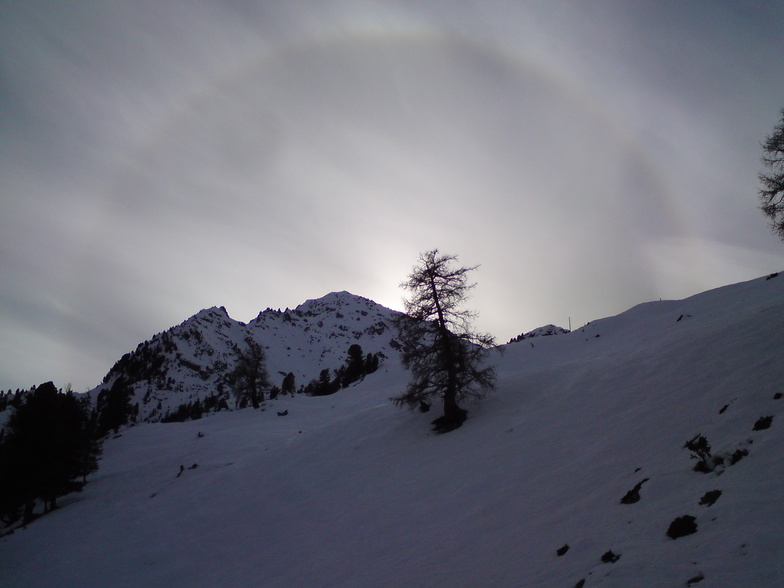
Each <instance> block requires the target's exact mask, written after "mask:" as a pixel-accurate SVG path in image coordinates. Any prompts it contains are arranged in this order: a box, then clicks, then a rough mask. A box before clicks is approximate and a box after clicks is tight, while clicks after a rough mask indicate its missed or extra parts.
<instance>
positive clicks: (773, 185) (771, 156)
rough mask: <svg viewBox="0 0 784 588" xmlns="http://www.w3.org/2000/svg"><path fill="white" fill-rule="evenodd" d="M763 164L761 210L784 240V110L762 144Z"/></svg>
mask: <svg viewBox="0 0 784 588" xmlns="http://www.w3.org/2000/svg"><path fill="white" fill-rule="evenodd" d="M762 151H763V154H762V164H763V166H764V168H765V169H764V171H762V172H760V174H759V180H760V182H761V183H762V188H760V189H759V197H760V202H761V205H760V208H761V209H762V212H763V213H764V214H765V216H767V217H768V218H769V219H770V225H771V229H772V230H773V232H774V233H776V234H777V235H778V236H779V237H780V238H781V239H784V108H782V109H781V120H780V121H779V124H777V125H776V126H775V127H774V129H773V132H772V133H771V134H770V135H768V136H767V137H766V138H765V141H764V142H763V143H762Z"/></svg>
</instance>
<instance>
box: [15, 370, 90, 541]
mask: <svg viewBox="0 0 784 588" xmlns="http://www.w3.org/2000/svg"><path fill="white" fill-rule="evenodd" d="M9 408H10V409H12V411H11V414H10V416H9V417H8V420H7V422H6V423H5V426H4V427H3V428H2V429H0V521H2V522H3V523H4V524H5V525H11V524H13V523H15V522H17V521H19V520H20V519H21V520H22V522H23V523H28V522H30V521H31V520H33V518H35V516H36V515H35V509H36V507H37V506H38V505H43V511H44V512H49V511H50V510H52V509H54V508H57V499H58V498H59V497H60V496H63V495H64V494H67V493H69V492H73V491H75V490H80V489H81V488H82V486H83V485H84V484H85V481H86V478H87V476H88V475H89V474H91V473H92V472H94V471H95V470H96V469H98V457H99V455H100V451H101V447H100V441H99V436H98V431H99V428H98V419H97V417H96V413H95V412H94V411H92V410H91V409H90V405H89V400H88V399H87V398H86V397H78V396H76V395H75V394H73V393H72V392H71V391H70V390H67V391H66V392H63V391H62V390H58V389H57V388H56V387H55V385H54V384H53V383H52V382H46V383H45V384H41V385H40V386H37V387H35V388H33V389H31V390H29V391H17V392H15V393H13V394H11V393H3V394H0V410H7V409H9Z"/></svg>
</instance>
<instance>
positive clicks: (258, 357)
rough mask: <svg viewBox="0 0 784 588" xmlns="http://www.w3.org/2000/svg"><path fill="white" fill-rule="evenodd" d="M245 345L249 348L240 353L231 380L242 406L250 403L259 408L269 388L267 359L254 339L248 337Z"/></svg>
mask: <svg viewBox="0 0 784 588" xmlns="http://www.w3.org/2000/svg"><path fill="white" fill-rule="evenodd" d="M245 344H246V345H247V348H246V350H245V351H243V352H240V356H239V360H238V361H237V365H236V366H235V368H234V371H233V372H232V373H231V375H230V376H229V380H230V382H231V385H232V386H233V387H234V393H235V395H236V397H237V403H238V404H239V405H240V406H247V403H248V402H250V403H251V404H252V405H253V408H258V407H259V406H260V403H261V402H262V401H263V400H264V391H265V390H266V389H267V388H268V387H269V376H268V374H267V367H266V359H265V356H264V350H263V349H262V348H261V345H259V344H258V343H257V342H256V341H255V340H254V339H252V338H251V337H246V338H245Z"/></svg>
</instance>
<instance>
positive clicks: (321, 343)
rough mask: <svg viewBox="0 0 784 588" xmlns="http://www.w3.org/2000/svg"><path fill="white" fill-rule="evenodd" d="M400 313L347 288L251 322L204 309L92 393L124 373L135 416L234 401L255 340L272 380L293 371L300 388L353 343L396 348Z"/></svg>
mask: <svg viewBox="0 0 784 588" xmlns="http://www.w3.org/2000/svg"><path fill="white" fill-rule="evenodd" d="M395 314H396V313H395V311H392V310H389V309H387V308H385V307H383V306H381V305H379V304H376V303H375V302H373V301H371V300H368V299H367V298H363V297H361V296H356V295H353V294H350V293H348V292H333V293H330V294H327V295H326V296H324V297H322V298H318V299H313V300H308V301H306V302H304V303H303V304H300V305H299V306H297V307H296V308H295V309H294V310H289V309H286V310H285V311H280V310H273V309H270V308H268V309H267V310H265V311H263V312H260V313H259V315H258V316H257V317H256V318H255V319H253V320H252V321H250V322H249V323H247V324H245V323H242V322H239V321H235V320H234V319H232V318H231V317H229V315H228V313H227V312H226V309H225V308H224V307H212V308H208V309H204V310H201V311H199V312H198V313H196V314H195V315H193V316H192V317H190V318H189V319H187V320H185V321H184V322H182V323H181V324H179V325H177V326H174V327H172V328H170V329H168V330H167V331H164V332H163V333H159V334H157V335H155V336H154V337H152V338H151V339H150V340H149V341H145V342H143V343H140V344H139V345H138V346H137V348H136V349H135V350H134V351H132V352H130V353H128V354H126V355H124V356H123V357H122V358H121V359H120V360H119V361H118V362H117V363H116V364H115V365H114V366H113V367H112V369H111V370H110V371H109V373H108V374H107V375H106V376H105V378H104V380H103V382H102V384H101V385H100V386H98V387H96V388H95V389H93V390H92V391H91V392H90V394H91V395H93V396H94V397H98V396H99V395H100V394H101V393H102V392H104V391H108V390H110V389H111V388H112V386H113V385H114V384H115V383H116V382H117V381H118V380H120V379H122V381H123V382H125V383H127V384H129V385H130V386H131V387H132V388H133V397H132V399H131V404H132V405H133V406H134V407H135V408H134V420H135V421H136V422H141V421H153V422H154V421H158V420H161V418H164V417H165V416H166V415H167V414H169V413H170V412H171V411H173V410H175V409H176V408H177V407H178V406H180V405H182V404H185V403H190V402H194V401H196V400H199V401H204V400H205V399H207V398H212V399H214V400H215V402H214V403H213V404H216V405H217V403H218V402H220V401H221V400H222V401H224V402H225V404H226V405H229V406H233V405H234V399H233V398H232V392H231V384H230V382H229V375H230V374H231V372H232V370H233V369H234V367H235V366H236V364H237V362H238V359H239V357H240V355H241V354H242V352H243V350H244V349H246V348H247V344H248V338H250V339H251V340H253V341H255V342H256V343H258V344H259V345H260V346H261V347H262V349H263V350H264V352H265V356H266V367H267V371H268V372H269V375H270V380H271V384H273V385H278V386H280V384H281V381H282V379H283V378H284V377H285V376H286V375H287V374H289V373H292V374H293V375H294V378H295V382H296V385H297V386H298V387H301V386H303V385H305V384H307V383H308V382H310V381H312V380H315V379H316V378H318V376H319V374H320V372H321V371H322V370H324V369H328V370H334V369H337V368H339V366H340V365H341V364H342V363H343V362H344V361H345V359H346V354H347V351H348V349H349V347H350V346H351V345H354V344H358V345H360V346H361V347H362V350H363V352H364V353H372V354H374V355H377V356H378V357H379V358H380V360H381V361H382V362H383V360H384V359H385V358H388V357H390V356H392V355H394V354H396V352H395V351H394V349H393V346H394V343H393V340H394V333H393V331H392V320H393V318H394V316H395Z"/></svg>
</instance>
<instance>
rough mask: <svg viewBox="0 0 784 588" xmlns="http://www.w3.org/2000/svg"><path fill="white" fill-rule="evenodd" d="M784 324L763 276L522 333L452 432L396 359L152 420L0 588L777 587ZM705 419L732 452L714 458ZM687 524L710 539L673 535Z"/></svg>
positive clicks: (108, 451)
mask: <svg viewBox="0 0 784 588" xmlns="http://www.w3.org/2000/svg"><path fill="white" fill-rule="evenodd" d="M360 316H361V315H360ZM360 322H361V321H360ZM276 324H277V323H276ZM782 325H784V277H778V278H775V279H770V280H766V279H765V278H761V279H758V280H754V281H751V282H747V283H742V284H737V285H733V286H728V287H725V288H720V289H718V290H713V291H710V292H706V293H704V294H701V295H698V296H694V297H692V298H688V299H686V300H682V301H666V302H652V303H647V304H642V305H640V306H637V307H635V308H632V309H631V310H629V311H627V312H626V313H623V314H621V315H618V316H616V317H611V318H607V319H602V320H598V321H594V322H592V323H591V324H589V325H587V326H585V327H584V328H582V329H578V330H575V331H574V332H572V333H568V334H560V335H558V336H555V337H538V338H536V339H535V340H534V343H535V344H534V346H533V347H532V346H530V345H529V344H527V343H522V344H520V343H516V344H511V345H508V346H507V347H506V353H505V354H504V355H503V356H499V357H496V361H497V362H498V374H499V383H498V384H499V385H498V390H497V392H496V393H495V394H494V395H493V396H491V397H489V398H487V399H486V400H484V401H483V402H482V403H480V404H477V405H474V406H469V407H468V408H469V409H470V415H469V420H468V421H467V422H466V423H465V425H464V426H463V427H462V428H460V429H458V430H457V431H454V432H452V433H449V434H447V435H441V436H435V435H431V434H430V433H429V426H428V423H429V420H430V419H432V418H433V417H432V412H431V413H429V414H420V413H418V412H414V413H409V412H402V411H399V410H397V409H395V408H394V407H393V406H392V405H391V403H390V402H389V401H388V400H387V399H388V397H389V396H391V395H392V394H395V393H398V392H399V391H400V390H401V389H402V387H403V386H404V385H405V381H406V374H405V372H403V371H402V370H401V368H400V367H399V365H397V363H396V361H394V362H393V361H387V362H386V363H385V364H384V365H383V366H382V369H380V370H379V372H378V373H377V374H373V378H367V379H366V380H365V381H364V382H361V383H359V384H358V385H356V386H353V387H351V388H348V389H345V390H342V391H340V392H338V393H336V394H334V395H332V396H326V397H314V398H309V397H303V396H298V397H293V398H292V397H285V398H278V399H277V400H275V401H274V402H272V403H267V405H266V408H267V410H265V411H264V412H262V411H260V410H252V409H246V410H239V411H234V412H221V413H218V414H215V415H211V416H209V417H206V418H203V419H201V420H198V421H191V422H186V423H173V424H160V423H144V424H140V425H138V426H135V427H132V428H129V429H126V430H124V431H123V432H122V434H121V435H120V436H119V437H117V438H113V439H109V440H108V441H107V442H106V444H105V447H104V456H103V459H102V461H101V469H100V470H99V471H98V472H97V474H95V475H94V478H93V480H92V481H91V482H90V483H89V484H88V485H87V487H86V488H85V490H84V492H82V493H81V494H74V495H72V496H70V497H66V498H65V499H64V500H63V501H62V505H63V508H61V509H60V510H58V511H56V512H54V513H52V514H49V515H47V516H45V517H42V518H41V519H39V520H37V521H36V522H35V523H34V524H32V525H30V526H29V527H28V528H27V529H24V530H19V531H17V532H15V533H14V534H13V535H10V536H6V537H4V538H2V539H0V585H2V586H54V585H56V586H281V587H282V586H286V587H289V586H542V587H552V586H565V587H572V586H576V585H578V582H579V581H581V580H584V585H585V586H586V587H591V586H618V587H629V586H634V587H661V586H686V585H687V584H689V583H690V584H689V585H699V586H711V587H716V586H721V587H724V586H726V587H747V586H755V587H756V586H781V585H784V570H783V569H782V562H784V558H782V554H784V506H782V498H784V476H782V473H783V472H784V452H782V447H784V399H782V398H781V394H780V392H781V391H782V385H781V374H782V373H784V353H782V351H784V330H783V329H782ZM278 328H279V330H280V329H281V328H282V325H278ZM287 346H289V347H292V346H291V345H287ZM295 349H296V347H295V346H294V347H293V349H292V351H294V350H295ZM271 355H272V354H271ZM270 363H273V359H272V357H271V359H270ZM309 369H310V368H309ZM303 373H305V372H304V371H303ZM285 411H288V412H287V414H286V415H285V416H278V413H284V412H285ZM768 416H770V417H772V419H771V420H770V422H768V423H767V424H768V427H767V428H763V427H764V425H765V424H766V420H762V421H761V420H760V417H768ZM755 429H756V430H755ZM697 434H702V435H703V436H705V438H706V439H707V440H708V441H709V443H710V444H711V447H712V452H713V455H714V456H717V455H720V454H721V455H725V456H727V460H726V461H725V464H724V465H723V466H720V467H718V468H717V469H716V470H715V471H713V472H712V473H699V472H695V471H694V470H693V466H694V465H695V463H696V462H695V460H693V459H690V455H689V454H690V452H689V451H688V450H687V449H685V448H684V444H685V443H686V442H687V441H689V440H690V439H693V438H694V437H695V436H696V435H697ZM738 452H740V453H738ZM744 452H747V453H744ZM736 454H738V455H740V456H741V457H742V459H740V460H739V461H736V462H735V463H734V464H733V465H730V464H731V463H732V461H735V460H732V459H730V456H732V455H736ZM180 466H184V468H185V469H184V470H183V471H182V473H181V474H180V475H178V474H179V473H180V471H181V467H180ZM635 488H637V490H638V492H637V493H638V494H639V500H638V501H636V502H632V503H630V504H622V503H621V499H622V498H623V497H625V496H627V495H629V494H630V491H633V490H634V489H635ZM716 490H718V491H720V495H718V498H717V499H716V500H715V502H714V503H713V504H712V505H710V506H709V505H708V504H707V503H708V502H710V501H709V500H705V497H706V494H707V493H708V492H711V491H716ZM631 494H633V492H632V493H631ZM708 496H710V497H711V498H715V497H716V496H717V495H716V494H715V493H714V494H711V495H708ZM700 502H704V504H700ZM684 515H689V516H693V517H694V518H695V522H696V525H697V531H696V533H693V534H690V535H687V536H683V537H680V538H677V539H671V538H669V537H668V536H667V531H668V528H669V526H670V524H671V523H672V522H673V521H674V520H675V519H676V518H678V517H681V516H684ZM559 551H560V552H562V553H563V555H558V552H559ZM608 552H612V554H610V553H608ZM603 556H604V559H606V560H608V561H607V562H606V563H605V562H603V561H602V558H603ZM616 558H617V559H616ZM612 560H614V562H612Z"/></svg>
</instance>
